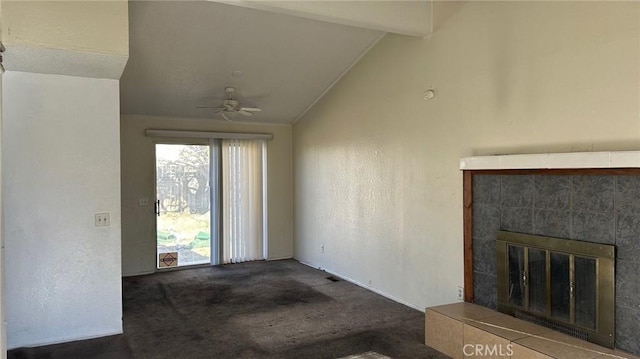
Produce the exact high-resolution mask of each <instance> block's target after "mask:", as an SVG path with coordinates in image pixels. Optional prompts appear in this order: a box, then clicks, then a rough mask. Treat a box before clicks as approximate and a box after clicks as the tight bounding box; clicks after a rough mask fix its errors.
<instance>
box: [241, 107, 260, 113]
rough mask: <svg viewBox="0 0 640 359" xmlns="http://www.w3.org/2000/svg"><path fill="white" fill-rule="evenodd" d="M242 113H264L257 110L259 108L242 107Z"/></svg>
mask: <svg viewBox="0 0 640 359" xmlns="http://www.w3.org/2000/svg"><path fill="white" fill-rule="evenodd" d="M240 111H247V112H260V111H262V109H260V108H257V107H241V108H240Z"/></svg>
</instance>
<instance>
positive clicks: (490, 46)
mask: <svg viewBox="0 0 640 359" xmlns="http://www.w3.org/2000/svg"><path fill="white" fill-rule="evenodd" d="M447 7H451V8H449V11H448V12H447V11H442V10H446V9H445V8H447ZM445 15H446V16H445ZM434 17H435V18H437V19H440V23H438V24H436V25H437V26H436V31H435V32H434V33H433V34H431V35H430V36H429V37H427V38H424V39H415V38H407V37H402V36H394V35H387V36H386V37H385V38H383V39H382V40H381V41H380V42H379V43H378V44H377V45H376V46H375V47H374V48H373V49H371V50H370V51H369V53H367V55H366V56H364V57H363V58H362V60H361V61H360V62H359V63H358V64H357V65H356V66H354V67H353V68H352V69H351V71H350V72H349V73H348V74H347V75H346V76H345V77H343V78H342V80H341V81H340V82H339V83H338V84H337V85H336V86H335V87H334V88H333V89H332V90H331V91H330V92H329V93H328V94H327V95H325V97H324V98H323V99H322V100H321V101H319V102H318V104H316V106H314V107H313V108H312V109H311V110H310V111H309V113H308V114H307V115H306V116H305V117H304V118H303V119H302V120H300V121H299V122H298V123H297V124H296V125H295V126H294V150H293V153H294V171H295V172H294V178H295V195H294V199H295V216H296V218H295V226H294V228H295V256H296V258H298V259H300V260H302V261H305V262H307V263H311V264H313V265H314V266H318V267H322V268H325V269H327V270H329V271H332V272H334V273H336V274H338V275H341V276H344V277H348V278H351V279H352V280H354V281H356V282H359V283H362V284H364V285H369V286H370V287H371V288H373V289H374V290H378V291H380V292H382V293H385V294H387V295H389V296H392V297H394V298H396V299H399V300H401V301H403V302H405V303H409V304H411V305H413V306H415V307H418V308H421V307H425V306H429V305H437V304H443V303H450V302H455V301H456V300H457V299H456V294H457V287H458V286H459V285H462V283H463V271H462V268H463V263H462V257H463V248H462V243H463V240H462V174H461V172H460V170H459V159H460V158H461V157H467V156H472V155H486V154H496V153H500V154H505V153H532V152H543V153H546V152H571V151H591V150H602V151H608V150H624V149H628V150H631V149H633V150H636V149H638V147H639V146H640V121H638V118H639V116H640V111H639V108H640V101H638V99H639V98H640V88H639V86H638V83H640V71H639V69H640V26H639V24H640V4H639V3H638V2H555V1H554V2H549V1H547V2H541V1H497V2H491V1H468V2H450V1H436V2H434ZM614 54H615V55H614ZM429 87H434V88H435V89H436V97H435V98H434V99H433V100H430V101H425V100H424V99H423V93H424V90H425V89H426V88H429ZM323 246H324V247H323ZM322 248H324V252H323V251H322Z"/></svg>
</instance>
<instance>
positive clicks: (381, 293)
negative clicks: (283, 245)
mask: <svg viewBox="0 0 640 359" xmlns="http://www.w3.org/2000/svg"><path fill="white" fill-rule="evenodd" d="M293 259H295V260H297V261H298V262H299V263H302V264H304V265H306V266H308V267H311V268H313V269H318V270H321V271H324V272H326V273H329V274H331V275H333V276H336V277H338V278H340V279H344V280H346V281H347V282H350V283H353V284H355V285H357V286H358V287H362V288H364V289H366V290H370V291H372V292H374V293H376V294H379V295H381V296H383V297H385V298H388V299H391V300H393V301H394V302H396V303H400V304H402V305H406V306H407V307H409V308H413V309H415V310H418V311H421V312H422V311H424V308H423V307H419V306H417V305H415V304H412V303H409V302H405V301H404V300H401V299H398V298H396V297H394V296H392V295H391V294H388V293H385V292H383V291H381V290H379V289H375V288H373V287H370V286H368V285H365V284H364V283H360V282H358V281H357V280H355V279H351V278H349V277H345V276H343V275H341V274H338V273H335V272H332V271H330V270H327V269H326V268H322V267H319V266H315V265H313V264H311V263H307V262H305V261H301V260H299V259H297V258H295V257H294V258H293Z"/></svg>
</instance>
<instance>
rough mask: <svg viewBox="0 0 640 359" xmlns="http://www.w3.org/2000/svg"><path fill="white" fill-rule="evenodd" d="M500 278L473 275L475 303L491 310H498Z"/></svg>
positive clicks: (476, 273) (482, 274)
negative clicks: (498, 284)
mask: <svg viewBox="0 0 640 359" xmlns="http://www.w3.org/2000/svg"><path fill="white" fill-rule="evenodd" d="M497 282H498V277H497V276H495V275H489V274H485V273H480V272H474V273H473V297H474V303H476V304H479V305H482V306H485V307H487V308H491V309H497V308H498V294H497V293H498V289H497V288H496V286H497Z"/></svg>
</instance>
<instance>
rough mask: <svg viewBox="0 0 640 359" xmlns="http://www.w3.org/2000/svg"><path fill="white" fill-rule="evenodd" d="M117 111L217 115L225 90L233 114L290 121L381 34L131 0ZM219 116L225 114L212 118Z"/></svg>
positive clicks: (237, 10)
mask: <svg viewBox="0 0 640 359" xmlns="http://www.w3.org/2000/svg"><path fill="white" fill-rule="evenodd" d="M129 24H130V25H129V26H130V39H129V41H130V50H129V61H128V63H127V66H126V68H125V71H124V74H123V75H122V78H121V81H120V89H121V91H120V92H121V112H122V113H124V114H137V115H154V116H168V117H197V118H213V117H214V113H215V112H216V110H214V109H199V108H196V107H197V106H217V105H219V104H220V103H221V101H222V99H223V97H224V89H225V87H229V86H231V87H235V88H236V96H235V97H236V99H237V100H239V101H240V104H241V105H242V106H248V107H260V108H261V109H262V111H261V112H259V113H256V114H255V115H254V116H251V117H244V116H241V115H235V116H232V120H237V121H255V122H272V123H293V122H294V121H296V120H297V119H298V118H299V117H301V116H302V115H303V114H304V113H305V112H306V111H307V110H308V108H310V107H311V106H312V105H313V104H314V103H315V101H317V100H318V99H319V98H320V97H321V96H322V95H323V94H324V93H325V92H326V91H327V90H328V89H329V88H330V87H331V86H332V84H333V83H334V82H335V81H337V80H338V79H339V78H340V77H341V76H342V75H343V74H344V73H345V72H346V71H347V70H348V69H349V68H350V67H351V66H352V65H353V64H354V63H355V62H357V60H358V59H359V58H360V57H361V56H362V55H363V54H364V53H365V52H366V51H367V50H368V49H369V48H370V47H372V46H373V45H374V44H375V43H376V42H377V41H378V40H379V39H380V38H381V37H382V36H383V35H384V32H381V31H376V30H368V29H363V28H357V27H352V26H346V25H341V24H336V23H329V22H323V21H318V20H313V19H308V18H301V17H296V16H290V15H285V14H279V13H274V12H267V11H263V10H258V9H253V8H246V7H238V6H232V5H228V4H221V3H214V2H206V1H205V2H195V1H179V2H174V1H130V2H129ZM216 116H219V115H216Z"/></svg>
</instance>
